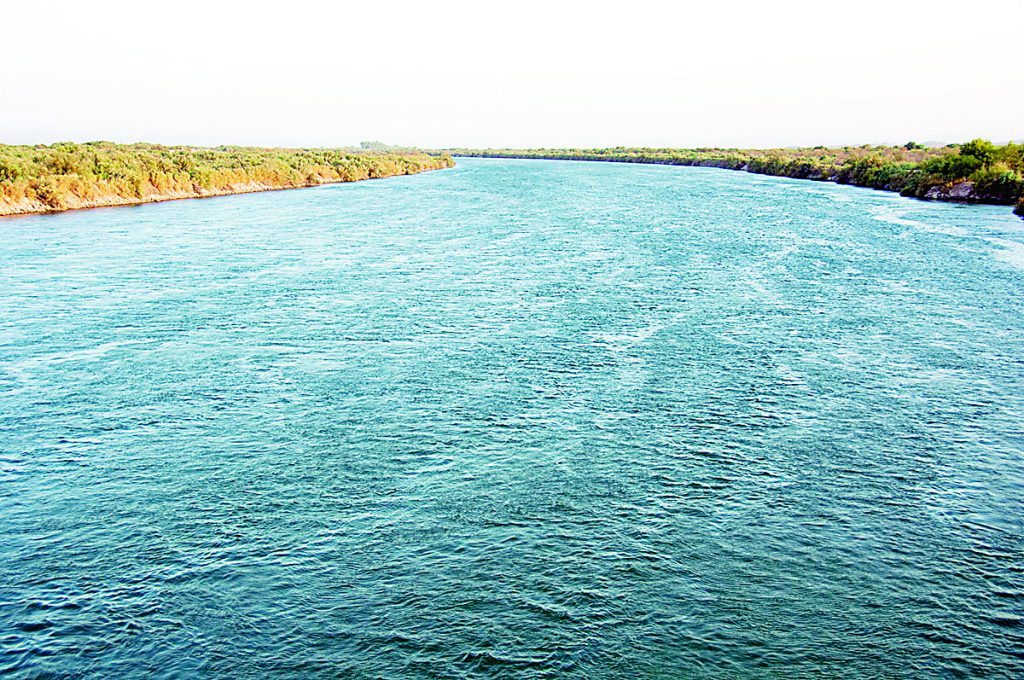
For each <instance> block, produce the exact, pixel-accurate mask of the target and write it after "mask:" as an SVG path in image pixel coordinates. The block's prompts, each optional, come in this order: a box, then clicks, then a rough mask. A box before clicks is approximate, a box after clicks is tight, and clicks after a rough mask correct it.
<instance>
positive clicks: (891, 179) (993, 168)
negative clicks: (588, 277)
mask: <svg viewBox="0 0 1024 680" xmlns="http://www.w3.org/2000/svg"><path fill="white" fill-rule="evenodd" d="M448 153H451V154H453V155H455V156H470V157H482V158H536V159H547V160H574V161H604V162H613V163H652V164H661V165H682V166H701V167H716V168H725V169H729V170H742V171H745V172H752V173H757V174H763V175H773V176H779V177H791V178H794V179H809V180H814V181H825V182H836V183H839V184H851V185H854V186H862V187H867V188H871V189H881V190H883V191H894V192H898V193H900V194H902V195H904V196H911V197H914V198H922V199H926V200H937V201H955V202H965V203H990V204H997V205H1016V208H1015V212H1016V213H1017V214H1018V215H1021V216H1022V217H1024V145H1022V144H1012V143H1011V144H1006V145H1003V146H997V145H994V144H992V143H990V142H987V141H985V140H980V139H979V140H974V141H972V142H968V143H965V144H955V145H949V146H945V147H925V146H923V145H920V144H915V143H913V142H911V143H908V144H906V145H904V146H896V147H890V146H880V147H879V146H870V145H864V146H859V147H848V146H847V147H835V148H828V147H814V148H802V149H718V148H700V149H665V148H626V147H615V148H610V149H483V150H482V149H450V150H448Z"/></svg>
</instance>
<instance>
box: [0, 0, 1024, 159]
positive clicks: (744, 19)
mask: <svg viewBox="0 0 1024 680" xmlns="http://www.w3.org/2000/svg"><path fill="white" fill-rule="evenodd" d="M1022 25H1024V0H956V1H955V2H947V1H945V0H927V1H923V2H922V1H919V0H886V1H884V2H883V1H878V0H856V1H853V2H831V1H828V0H815V1H803V0H777V1H774V2H773V1H771V0H763V1H761V2H738V1H736V0H709V1H708V2H689V3H688V2H682V1H677V2H647V1H645V0H628V1H621V2H613V3H602V2H600V1H599V0H592V1H591V2H575V1H573V2H558V1H557V0H546V1H543V2H535V1H533V0H517V1H515V2H507V3H489V2H486V0H476V1H472V2H462V1H457V2H449V1H444V0H433V1H430V0H420V1H419V2H385V1H380V0H360V1H359V2H342V1H336V2H302V1H295V2H290V3H282V2H268V3H261V2H259V1H258V0H251V1H250V2H218V1H216V0H204V1H203V2H196V1H194V0H182V1H177V2H173V3H159V2H157V3H152V2H147V1H146V0H133V1H132V2H104V1H102V0H95V1H86V0H75V1H69V2H54V1H52V0H0V54H2V55H3V60H2V61H0V71H2V76H0V142H6V143H38V142H52V141H58V140H76V141H87V140H93V139H108V140H114V141H121V142H130V141H153V142H163V143H181V144H204V145H216V144H252V145H263V146H271V145H275V146H276V145H280V146H343V145H349V144H356V143H358V142H360V141H362V140H381V141H384V142H387V143H390V144H409V145H418V146H426V147H442V146H476V147H487V146H493V147H497V146H513V147H527V146H530V147H532V146H549V147H552V146H579V147H582V146H587V147H589V146H616V145H627V146H632V145H649V146H705V145H709V146H710V145H724V146H785V145H798V144H799V145H815V144H846V143H884V142H893V143H902V142H905V141H907V140H910V139H914V140H918V141H961V140H965V139H970V138H973V137H977V136H984V137H989V138H991V139H994V140H997V141H1005V140H1007V139H1021V138H1024V59H1022V54H1024V53H1022V40H1024V38H1022V37H1021V26H1022Z"/></svg>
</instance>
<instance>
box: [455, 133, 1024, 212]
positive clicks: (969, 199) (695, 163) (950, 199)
mask: <svg viewBox="0 0 1024 680" xmlns="http://www.w3.org/2000/svg"><path fill="white" fill-rule="evenodd" d="M450 153H451V155H452V158H492V159H503V158H506V159H514V160H548V161H573V162H581V163H629V164H633V165H668V166H676V167H695V168H718V169H720V170H732V171H734V172H746V173H749V174H752V175H763V176H765V177H783V178H787V179H796V180H803V181H810V182H830V183H832V184H839V185H845V186H854V187H858V188H861V189H874V190H876V191H885V192H887V193H896V194H899V195H901V196H904V197H906V198H913V199H917V200H920V201H936V202H941V203H957V204H961V205H1005V206H1008V207H1010V209H1011V211H1012V214H1013V215H1016V216H1019V217H1020V218H1021V219H1024V198H1022V199H1020V201H1019V202H1017V203H1016V205H1015V204H1014V202H1012V201H1009V202H1007V201H997V200H990V199H986V198H985V197H979V196H977V195H975V194H974V193H973V188H974V187H973V184H972V183H971V182H969V181H967V180H962V181H959V182H954V183H951V185H950V186H949V187H948V188H947V189H946V190H942V191H930V192H928V194H927V195H924V196H915V195H913V194H907V193H904V192H903V191H901V190H900V189H898V188H888V187H884V186H882V187H880V186H869V185H866V184H859V183H857V182H843V181H839V179H838V178H837V177H836V176H805V177H801V176H793V175H791V174H787V173H785V172H759V171H757V170H753V169H751V168H750V167H749V165H748V164H745V165H742V166H739V167H736V166H734V165H731V164H729V163H727V162H722V161H720V160H712V159H708V160H703V159H693V160H692V161H680V160H678V159H640V158H622V157H607V158H596V157H581V156H580V155H576V154H564V155H563V154H536V155H532V154H531V155H528V154H515V153H503V152H498V153H487V152H479V153H465V152H460V151H455V150H452V151H451V152H450Z"/></svg>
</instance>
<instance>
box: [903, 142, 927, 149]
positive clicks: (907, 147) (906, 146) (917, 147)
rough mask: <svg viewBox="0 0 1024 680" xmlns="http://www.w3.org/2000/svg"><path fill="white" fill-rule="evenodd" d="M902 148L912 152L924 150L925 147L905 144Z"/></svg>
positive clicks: (911, 143)
mask: <svg viewBox="0 0 1024 680" xmlns="http://www.w3.org/2000/svg"><path fill="white" fill-rule="evenodd" d="M903 148H904V149H906V150H907V151H913V150H915V149H924V148H926V147H925V145H924V144H918V143H917V142H907V143H906V144H904V145H903Z"/></svg>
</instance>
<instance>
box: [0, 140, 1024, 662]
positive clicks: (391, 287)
mask: <svg viewBox="0 0 1024 680" xmlns="http://www.w3.org/2000/svg"><path fill="white" fill-rule="evenodd" d="M0 263H2V268H0V645H2V651H3V655H2V657H0V669H2V670H3V671H7V672H8V673H10V674H11V675H12V676H13V677H26V678H28V677H38V676H40V675H46V674H52V675H64V674H68V675H73V676H80V677H97V678H99V677H104V678H108V677H140V676H144V675H149V674H155V675H157V676H162V677H169V676H179V677H215V676H233V677H259V676H263V675H266V674H276V675H281V676H294V677H354V678H376V677H385V678H394V677H421V678H428V677H486V676H493V677H517V678H519V677H521V678H539V677H554V676H567V677H580V678H584V677H586V678H636V677H688V676H714V677H765V676H777V677H812V676H821V675H826V676H839V675H844V676H854V677H893V676H901V677H906V676H916V677H935V676H949V677H955V676H981V675H986V676H988V677H1013V676H1017V677H1020V676H1021V675H1024V303H1022V300H1024V222H1021V221H1020V220H1019V219H1016V218H1014V217H1013V216H1012V215H1010V214H1009V210H1008V209H1007V208H999V207H965V206H958V205H950V204H933V203H925V202H917V201H912V200H909V199H904V198H900V197H899V196H896V195H892V194H886V193H880V192H874V191H869V190H865V189H857V188H852V187H841V186H835V185H829V184H817V183H812V182H806V181H795V180H787V179H780V178H769V177H759V176H754V175H748V174H745V173H737V172H729V171H723V170H716V169H707V168H672V167H652V166H636V165H632V166H631V165H623V164H595V163H572V162H547V161H515V160H479V159H462V160H460V161H459V166H458V167H457V168H455V169H453V170H447V171H442V172H435V173H428V174H424V175H417V176H414V177H404V178H395V179H389V180H380V181H373V182H365V183H359V184H348V185H334V186H324V187H319V188H316V189H308V190H296V191H285V192H274V193H267V194H255V195H245V196H233V197H226V198H217V199H209V200H198V201H181V202H173V203H164V204H152V205H145V206H140V207H134V208H117V209H108V210H93V211H84V212H74V213H65V214H60V215H51V216H35V217H25V218H17V219H7V220H2V221H0Z"/></svg>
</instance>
